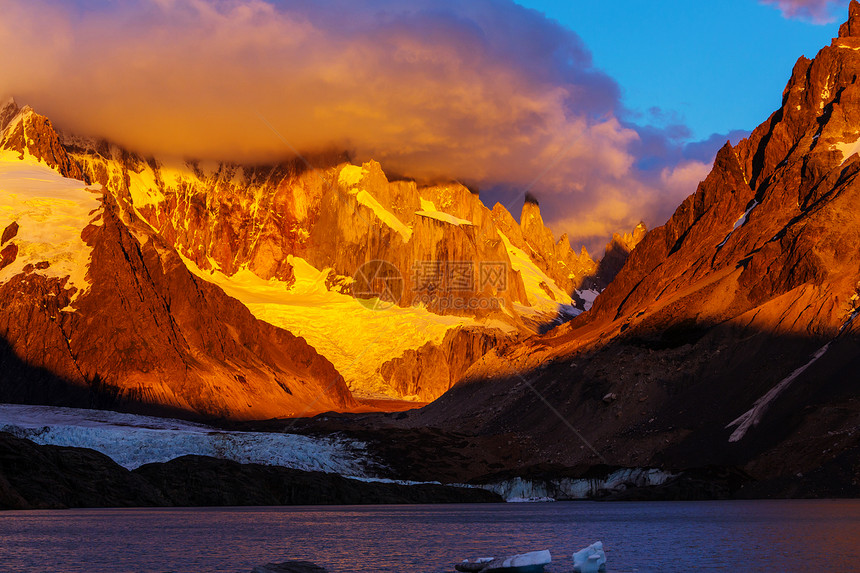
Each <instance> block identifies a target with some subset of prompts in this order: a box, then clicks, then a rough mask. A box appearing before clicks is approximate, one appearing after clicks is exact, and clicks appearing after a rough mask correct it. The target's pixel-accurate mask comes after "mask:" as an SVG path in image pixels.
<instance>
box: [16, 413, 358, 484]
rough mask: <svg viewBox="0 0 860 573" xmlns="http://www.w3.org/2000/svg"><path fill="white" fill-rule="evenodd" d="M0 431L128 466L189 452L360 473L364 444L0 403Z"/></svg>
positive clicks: (246, 461)
mask: <svg viewBox="0 0 860 573" xmlns="http://www.w3.org/2000/svg"><path fill="white" fill-rule="evenodd" d="M0 431H2V432H9V433H11V434H14V435H16V436H18V437H21V438H26V439H28V440H32V441H34V442H36V443H37V444H43V445H54V446H74V447H79V448H90V449H93V450H96V451H98V452H101V453H103V454H105V455H107V456H108V457H110V458H112V459H113V460H114V461H115V462H116V463H118V464H119V465H121V466H123V467H125V468H128V469H134V468H137V467H140V466H142V465H144V464H148V463H153V462H167V461H170V460H172V459H175V458H178V457H180V456H184V455H188V454H195V455H201V456H211V457H214V458H219V459H226V460H233V461H236V462H239V463H246V464H247V463H256V464H267V465H275V466H283V467H288V468H295V469H300V470H305V471H323V472H329V473H339V474H341V475H346V476H359V477H363V476H365V472H366V468H365V464H366V460H367V457H366V453H365V451H364V444H361V443H357V442H349V441H346V440H339V439H336V438H313V437H309V436H301V435H297V434H278V433H268V432H225V431H222V430H219V429H217V428H214V427H212V426H207V425H204V424H194V423H191V422H185V421H181V420H173V419H168V418H152V417H149V416H138V415H133V414H122V413H119V412H109V411H103V410H83V409H76V408H57V407H51V406H25V405H17V404H0Z"/></svg>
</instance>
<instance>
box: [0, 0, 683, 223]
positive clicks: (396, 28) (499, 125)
mask: <svg viewBox="0 0 860 573" xmlns="http://www.w3.org/2000/svg"><path fill="white" fill-rule="evenodd" d="M0 8H2V9H0V12H2V13H3V18H2V20H0V92H9V93H11V94H13V95H15V96H16V98H17V99H18V100H19V101H20V102H21V103H28V104H31V105H33V106H34V107H36V108H37V109H38V110H39V111H40V112H42V113H45V114H47V115H49V116H50V117H51V118H52V119H53V120H54V122H55V123H56V124H57V125H59V126H60V127H62V128H65V129H68V130H70V131H73V132H76V133H81V134H87V135H96V136H100V137H105V138H108V139H110V140H112V141H115V142H117V143H119V144H121V145H124V146H126V147H128V148H131V149H133V150H136V151H139V152H142V153H145V154H154V155H177V156H185V157H195V158H200V159H209V158H211V159H227V160H235V161H250V162H269V161H275V160H278V159H281V158H283V157H285V156H288V155H290V154H291V150H293V149H295V150H299V151H301V152H314V151H319V150H323V149H332V148H335V149H347V150H350V151H352V152H354V154H355V156H356V159H358V160H363V159H367V158H374V159H377V160H379V161H380V162H382V164H383V166H384V167H385V168H386V169H387V170H388V171H390V172H395V173H400V174H405V175H409V176H412V177H416V178H428V179H430V178H460V179H463V180H466V181H469V182H472V183H477V184H479V185H480V186H481V187H482V188H488V187H495V186H504V187H506V188H509V189H522V190H525V189H526V188H530V189H532V190H534V191H535V192H537V193H538V195H539V196H540V197H541V198H542V200H543V199H544V198H546V199H547V201H548V202H549V203H550V204H552V205H553V210H552V213H547V219H548V220H550V221H551V222H552V221H554V222H556V223H557V224H558V227H557V231H558V232H561V231H567V232H568V233H569V234H571V236H574V237H586V236H596V235H602V236H608V235H610V234H611V233H612V232H613V231H617V230H619V229H627V228H632V226H633V225H635V224H636V223H637V222H638V221H639V220H640V219H643V218H644V219H646V221H648V222H649V224H652V225H653V224H659V223H662V220H659V219H660V218H665V217H664V215H665V214H666V211H667V202H672V204H671V205H668V210H669V211H671V209H672V208H674V206H675V202H676V199H677V192H676V191H675V190H674V189H672V190H671V191H670V192H669V194H668V195H666V194H664V191H663V190H662V189H661V188H660V187H659V185H653V184H649V183H647V182H643V175H642V173H641V172H640V171H639V170H638V169H637V168H636V167H635V165H636V161H637V158H636V153H635V150H634V149H633V147H634V146H635V145H636V144H637V142H638V141H639V135H638V134H637V132H636V131H635V130H634V129H632V128H631V127H627V126H625V125H624V124H623V123H622V122H621V121H619V119H618V117H617V116H618V113H619V112H618V108H619V107H620V106H619V103H618V100H619V95H618V94H619V90H618V87H617V85H616V84H615V83H614V81H613V80H612V79H611V78H609V77H607V76H606V75H605V74H603V73H602V72H600V71H599V70H596V69H594V68H593V66H592V63H591V57H590V54H589V52H588V51H587V49H586V48H585V46H584V45H583V44H582V42H581V40H580V39H579V38H578V36H576V34H574V33H573V32H571V31H569V30H567V29H564V28H562V27H561V26H560V25H558V24H556V23H554V22H553V21H550V20H548V19H546V18H545V17H543V16H542V15H540V14H539V13H537V12H534V11H531V10H527V9H525V8H522V7H520V6H518V5H516V4H514V3H513V2H511V1H509V0H473V1H471V2H468V3H461V2H456V1H454V0H435V1H430V0H413V1H400V2H395V1H392V0H365V1H360V0H357V1H354V2H346V1H344V0H323V1H317V2H310V1H305V0H294V1H283V2H273V1H263V0H247V1H239V0H131V1H125V2H112V1H107V0H77V2H71V3H69V2H60V1H59V0H0ZM285 142H286V144H285ZM676 179H677V178H676ZM694 190H695V185H693V186H692V187H691V188H690V189H689V190H688V191H687V193H689V192H692V191H694Z"/></svg>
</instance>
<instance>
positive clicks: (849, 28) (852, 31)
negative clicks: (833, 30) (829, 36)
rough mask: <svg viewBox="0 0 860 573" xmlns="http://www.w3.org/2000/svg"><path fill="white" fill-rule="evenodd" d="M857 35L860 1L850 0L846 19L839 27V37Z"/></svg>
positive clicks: (859, 27) (859, 19) (859, 22)
mask: <svg viewBox="0 0 860 573" xmlns="http://www.w3.org/2000/svg"><path fill="white" fill-rule="evenodd" d="M858 36H860V2H858V1H857V0H851V4H850V5H849V6H848V21H847V22H845V23H844V24H842V25H841V26H840V27H839V37H840V38H849V37H858Z"/></svg>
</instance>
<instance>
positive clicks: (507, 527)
mask: <svg viewBox="0 0 860 573" xmlns="http://www.w3.org/2000/svg"><path fill="white" fill-rule="evenodd" d="M596 540H601V541H603V543H604V546H605V548H606V554H607V560H608V569H609V571H610V572H619V573H620V572H632V571H661V572H662V571H702V570H712V571H718V570H719V571H774V572H788V571H812V570H816V571H839V572H841V571H858V570H860V501H856V500H851V501H835V500H834V501H737V502H736V501H717V502H672V503H667V502H648V503H598V502H569V503H541V504H498V505H496V504H491V505H445V506H430V505H423V506H351V507H343V506H341V507H286V508H284V507H277V508H201V509H87V510H67V511H29V512H0V571H16V572H19V571H40V572H44V571H63V572H75V571H81V572H87V573H95V572H100V571H140V572H144V571H145V572H166V571H176V572H180V571H181V572H194V573H202V572H215V571H229V572H231V573H232V572H237V571H243V572H248V571H250V570H251V569H252V568H253V567H254V566H255V565H261V564H264V563H268V562H279V561H286V560H291V559H297V560H308V561H313V562H315V563H317V564H319V565H322V566H324V567H326V568H327V569H329V570H330V571H331V572H332V573H353V572H367V571H373V572H385V571H392V572H393V571H408V572H410V573H441V572H443V571H453V563H454V562H456V561H459V560H461V559H463V558H465V557H472V556H485V555H486V556H489V555H499V554H502V553H516V552H525V551H531V550H538V549H550V550H551V551H552V554H553V565H552V566H551V567H550V568H548V570H551V571H568V570H570V569H571V567H572V564H571V561H570V554H571V553H572V552H573V551H575V550H578V549H580V548H582V547H585V546H587V545H589V544H590V543H592V542H594V541H596Z"/></svg>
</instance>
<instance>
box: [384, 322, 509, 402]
mask: <svg viewBox="0 0 860 573" xmlns="http://www.w3.org/2000/svg"><path fill="white" fill-rule="evenodd" d="M513 340H514V337H512V336H511V335H510V334H505V333H504V332H502V331H501V330H498V329H486V328H475V327H466V328H463V327H458V328H455V329H452V330H449V331H448V332H446V333H445V338H444V339H443V340H442V342H441V343H440V344H434V343H432V342H428V343H426V344H425V345H424V346H422V347H420V348H417V349H415V350H407V351H406V352H404V353H403V355H401V356H399V357H397V358H393V359H391V360H389V361H387V362H385V363H383V364H382V366H380V368H379V370H380V374H381V375H382V377H383V378H384V379H385V381H386V382H388V384H390V385H391V386H392V387H393V388H394V389H396V390H397V391H398V392H399V393H400V394H401V395H402V396H413V397H415V398H417V399H418V400H419V401H421V402H432V401H433V400H435V399H436V398H438V397H439V396H441V395H442V394H444V393H445V392H447V391H448V389H450V388H451V386H453V385H454V384H456V383H457V382H459V381H460V379H461V378H462V377H463V375H464V374H465V373H466V371H467V370H468V369H469V367H470V366H471V365H472V364H474V363H475V362H476V361H477V360H478V359H480V358H481V357H482V356H484V355H485V354H486V353H487V352H489V351H490V350H492V349H494V348H500V347H502V346H504V345H506V344H510V343H512V342H513Z"/></svg>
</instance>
